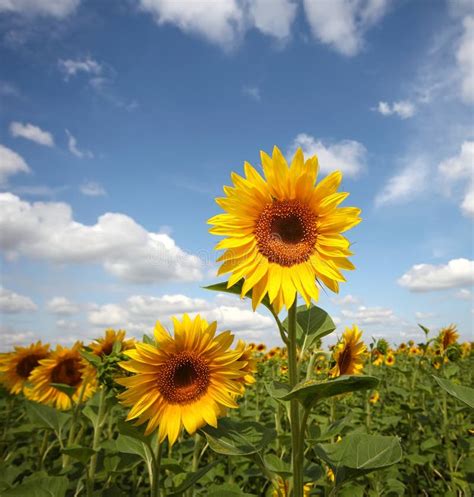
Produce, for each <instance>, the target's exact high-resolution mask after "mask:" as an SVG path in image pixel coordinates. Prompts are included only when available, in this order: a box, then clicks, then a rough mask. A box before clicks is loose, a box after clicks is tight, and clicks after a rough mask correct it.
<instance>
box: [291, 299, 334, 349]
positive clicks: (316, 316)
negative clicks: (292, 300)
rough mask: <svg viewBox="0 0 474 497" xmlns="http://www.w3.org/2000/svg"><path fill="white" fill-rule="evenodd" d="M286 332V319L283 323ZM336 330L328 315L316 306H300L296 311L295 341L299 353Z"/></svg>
mask: <svg viewBox="0 0 474 497" xmlns="http://www.w3.org/2000/svg"><path fill="white" fill-rule="evenodd" d="M283 326H284V327H285V329H286V330H288V318H287V319H285V321H283ZM335 329H336V325H335V324H334V321H333V320H332V319H331V317H330V316H329V314H328V313H327V312H326V311H325V310H323V309H321V308H320V307H318V306H316V305H312V304H311V306H310V307H309V308H308V307H306V305H300V306H298V307H297V309H296V341H297V343H298V347H299V348H300V349H301V351H304V350H307V349H308V348H310V347H311V346H312V345H313V344H314V342H316V341H317V340H319V339H321V338H323V337H325V336H326V335H329V333H332V332H333V331H334V330H335Z"/></svg>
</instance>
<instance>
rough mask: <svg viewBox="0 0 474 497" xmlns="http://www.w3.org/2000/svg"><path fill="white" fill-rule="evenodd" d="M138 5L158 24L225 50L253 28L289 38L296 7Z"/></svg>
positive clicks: (263, 1)
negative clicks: (201, 38)
mask: <svg viewBox="0 0 474 497" xmlns="http://www.w3.org/2000/svg"><path fill="white" fill-rule="evenodd" d="M139 6H140V9H141V10H142V11H144V12H147V13H149V14H151V15H152V16H153V18H154V20H155V22H156V23H157V24H158V25H163V24H172V25H174V26H177V27H178V28H179V29H180V30H181V31H183V32H185V33H191V34H194V35H198V36H201V37H203V38H205V39H207V40H208V41H210V42H212V43H215V44H217V45H220V46H222V47H223V48H225V49H229V48H232V47H234V46H235V45H236V44H237V43H238V42H239V41H240V39H241V38H242V37H243V35H244V34H245V32H246V31H247V30H249V29H252V28H255V29H257V30H259V31H260V32H261V33H263V34H266V35H270V36H273V37H275V38H277V39H279V40H283V39H285V38H287V37H289V36H290V34H291V27H292V24H293V21H294V19H295V16H296V10H297V4H296V2H295V1H294V0H251V1H250V0H225V1H224V0H221V1H218V2H215V1H212V0H180V1H179V2H177V1H175V0H139Z"/></svg>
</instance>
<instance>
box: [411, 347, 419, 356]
mask: <svg viewBox="0 0 474 497" xmlns="http://www.w3.org/2000/svg"><path fill="white" fill-rule="evenodd" d="M420 354H421V350H420V349H419V348H418V347H417V346H416V345H411V346H410V348H409V349H408V355H411V356H414V355H420Z"/></svg>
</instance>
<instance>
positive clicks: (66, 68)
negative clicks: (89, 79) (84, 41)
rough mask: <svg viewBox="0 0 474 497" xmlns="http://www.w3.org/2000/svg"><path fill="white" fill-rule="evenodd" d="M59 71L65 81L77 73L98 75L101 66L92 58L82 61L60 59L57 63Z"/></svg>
mask: <svg viewBox="0 0 474 497" xmlns="http://www.w3.org/2000/svg"><path fill="white" fill-rule="evenodd" d="M58 67H59V70H60V71H61V72H62V73H63V74H64V77H65V78H66V80H68V79H69V78H71V77H74V76H76V75H77V74H79V73H85V74H90V75H99V74H101V73H102V71H103V66H102V65H101V64H100V63H99V62H97V61H96V60H95V59H93V58H92V57H85V58H83V59H60V60H59V61H58Z"/></svg>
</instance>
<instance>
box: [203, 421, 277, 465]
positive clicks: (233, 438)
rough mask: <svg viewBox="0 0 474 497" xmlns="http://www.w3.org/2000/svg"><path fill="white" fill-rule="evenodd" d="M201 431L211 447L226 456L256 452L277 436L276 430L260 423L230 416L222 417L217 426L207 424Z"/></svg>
mask: <svg viewBox="0 0 474 497" xmlns="http://www.w3.org/2000/svg"><path fill="white" fill-rule="evenodd" d="M201 431H202V432H203V433H204V435H205V436H206V438H207V442H208V443H209V447H210V448H211V449H212V450H214V451H215V452H217V453H218V454H224V455H226V456H247V455H250V454H255V453H256V452H259V451H260V450H262V449H263V448H264V447H265V446H266V445H268V444H269V443H270V442H271V441H272V440H273V439H274V438H275V437H276V433H275V430H273V429H271V428H266V427H265V426H263V425H261V424H260V423H257V422H255V421H237V420H235V419H229V418H222V419H220V420H219V424H218V426H217V428H213V427H212V426H205V427H204V428H202V429H201Z"/></svg>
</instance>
